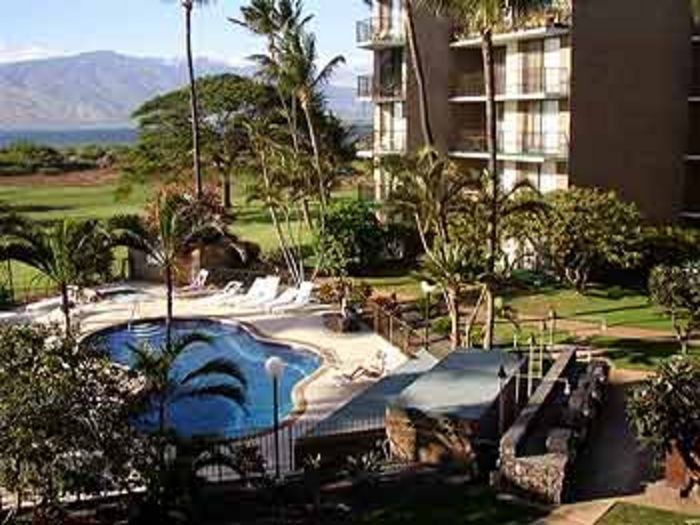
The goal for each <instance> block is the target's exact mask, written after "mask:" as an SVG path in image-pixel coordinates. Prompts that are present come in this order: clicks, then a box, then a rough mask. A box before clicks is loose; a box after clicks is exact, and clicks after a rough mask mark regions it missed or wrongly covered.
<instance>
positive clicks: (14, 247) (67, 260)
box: [0, 215, 109, 334]
mask: <svg viewBox="0 0 700 525" xmlns="http://www.w3.org/2000/svg"><path fill="white" fill-rule="evenodd" d="M99 237H102V238H103V239H104V245H105V246H104V248H105V249H109V243H108V239H107V236H106V234H105V233H104V230H103V229H102V228H101V227H100V226H99V224H98V223H97V221H73V220H71V219H64V220H63V221H60V222H57V223H56V224H54V225H53V226H51V227H49V228H43V227H42V226H40V225H38V224H36V223H34V222H32V221H30V220H28V219H23V218H20V217H19V216H16V215H8V216H5V217H4V218H3V221H2V223H1V224H0V260H14V261H18V262H21V263H24V264H26V265H27V266H30V267H32V268H34V269H35V270H37V271H38V272H39V273H40V277H43V278H45V279H47V280H48V281H50V282H51V283H53V284H54V285H56V287H57V288H58V289H59V290H60V292H61V310H62V312H63V315H64V318H65V329H66V333H67V334H69V333H70V332H71V317H70V308H71V301H70V294H69V290H70V286H71V285H75V284H83V283H84V281H85V280H87V279H89V277H91V275H89V274H90V273H92V267H91V266H90V265H89V261H86V260H85V259H84V258H82V257H80V254H81V253H84V252H85V251H86V248H87V245H88V243H92V242H94V241H95V240H96V239H99Z"/></svg>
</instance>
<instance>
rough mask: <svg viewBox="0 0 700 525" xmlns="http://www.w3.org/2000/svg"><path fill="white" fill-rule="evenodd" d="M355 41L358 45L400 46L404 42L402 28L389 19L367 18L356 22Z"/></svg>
mask: <svg viewBox="0 0 700 525" xmlns="http://www.w3.org/2000/svg"><path fill="white" fill-rule="evenodd" d="M355 41H356V42H357V43H358V44H360V45H369V44H395V45H402V44H403V42H404V34H403V28H402V27H401V25H400V24H396V23H395V22H394V21H393V20H392V19H391V18H390V17H373V18H368V19H366V20H361V21H359V22H357V25H356V27H355Z"/></svg>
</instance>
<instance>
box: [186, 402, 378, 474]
mask: <svg viewBox="0 0 700 525" xmlns="http://www.w3.org/2000/svg"><path fill="white" fill-rule="evenodd" d="M384 429H385V418H384V414H383V413H382V414H380V415H377V416H373V417H366V416H363V417H357V418H355V417H352V416H351V415H349V416H348V417H343V418H339V419H337V420H335V419H332V418H331V419H325V420H319V419H307V420H298V421H292V422H289V423H288V424H284V425H282V426H281V427H280V428H279V430H278V433H277V439H275V431H274V428H271V427H269V428H265V429H249V430H247V431H246V433H245V434H244V435H241V436H240V437H235V438H231V439H225V440H220V441H213V442H212V444H211V450H212V451H214V452H217V453H219V454H221V455H222V456H226V455H227V454H230V453H231V452H233V451H236V450H243V449H247V451H248V453H249V454H250V455H253V456H255V457H257V461H256V463H257V464H258V465H259V466H260V470H259V471H258V472H252V474H253V475H256V474H257V475H258V476H274V475H276V474H277V473H279V474H280V475H282V476H287V475H291V474H294V473H298V472H300V471H302V470H303V469H304V464H305V462H306V461H307V459H309V457H310V456H312V455H314V454H313V453H312V452H310V450H309V449H310V448H314V449H315V448H316V447H315V446H314V447H309V446H305V445H306V442H309V441H312V442H313V443H314V445H316V446H320V447H325V446H326V444H328V445H329V446H330V447H331V448H332V445H333V440H334V439H337V438H339V437H351V436H353V435H355V436H359V435H364V434H366V433H367V432H383V431H384ZM324 440H325V441H326V443H325V444H324V442H323V441H324ZM368 448H371V447H370V446H368ZM251 453H252V454H251ZM199 474H200V475H202V476H204V477H205V478H206V479H207V480H208V481H209V482H212V483H222V482H231V481H238V480H240V479H241V474H240V473H239V472H236V471H234V470H233V469H231V468H230V467H226V466H224V465H212V466H208V467H205V468H203V469H202V470H201V471H200V472H199ZM249 474H251V473H249Z"/></svg>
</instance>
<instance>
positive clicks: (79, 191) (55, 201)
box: [0, 184, 150, 220]
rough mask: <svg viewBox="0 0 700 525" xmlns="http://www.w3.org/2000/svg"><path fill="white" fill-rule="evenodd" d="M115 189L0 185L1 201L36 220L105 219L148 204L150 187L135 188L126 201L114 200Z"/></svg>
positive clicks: (112, 187)
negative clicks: (68, 218)
mask: <svg viewBox="0 0 700 525" xmlns="http://www.w3.org/2000/svg"><path fill="white" fill-rule="evenodd" d="M115 188H116V187H115V186H114V185H113V184H103V185H100V186H54V185H51V186H0V202H4V203H6V204H10V205H12V206H13V207H14V208H15V210H17V211H18V212H21V213H25V214H27V215H28V216H29V217H31V218H33V219H37V220H55V219H61V218H64V217H71V218H76V219H105V218H109V217H112V216H114V215H117V214H122V213H137V212H139V211H140V210H141V209H142V208H143V205H144V204H145V202H146V199H147V198H148V195H149V193H150V192H149V190H148V188H136V189H135V190H134V192H133V193H132V194H131V196H130V197H129V198H128V199H126V200H124V201H117V200H116V199H115V193H114V192H115Z"/></svg>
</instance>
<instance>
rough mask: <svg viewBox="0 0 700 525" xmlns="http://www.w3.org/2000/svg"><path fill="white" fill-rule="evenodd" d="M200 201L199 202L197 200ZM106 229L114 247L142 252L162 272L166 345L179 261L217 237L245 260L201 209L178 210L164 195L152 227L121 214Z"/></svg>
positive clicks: (158, 205) (242, 252) (218, 226)
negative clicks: (201, 242) (204, 241)
mask: <svg viewBox="0 0 700 525" xmlns="http://www.w3.org/2000/svg"><path fill="white" fill-rule="evenodd" d="M197 202H199V201H197ZM108 229H109V232H110V235H111V237H112V243H113V245H114V246H125V247H127V248H131V249H134V250H137V251H140V252H142V253H144V254H145V255H146V256H147V257H148V258H149V259H151V260H152V261H153V262H154V263H155V264H157V265H158V266H159V267H160V268H161V269H162V270H163V276H164V279H165V287H166V294H167V301H166V343H167V344H170V343H171V342H172V333H171V332H172V330H171V328H172V320H173V296H174V289H175V277H176V274H177V273H178V271H179V268H178V260H179V259H180V257H182V256H185V255H187V254H189V253H190V252H191V251H192V250H193V249H194V248H196V247H197V246H198V245H199V244H200V241H201V240H202V239H205V238H209V237H212V236H214V235H215V236H217V237H220V238H224V239H227V240H228V242H229V244H230V245H231V246H232V247H233V248H234V249H236V250H238V251H239V253H240V255H241V257H243V258H245V252H244V251H243V250H242V249H240V248H239V247H238V245H237V243H236V242H235V241H234V240H233V239H232V238H231V237H230V236H229V235H228V233H227V232H226V231H225V226H224V225H222V224H218V223H217V222H216V221H215V220H214V219H213V218H212V217H209V216H207V214H206V213H205V212H204V211H203V210H199V209H196V208H195V209H190V210H186V209H183V208H180V207H178V206H177V205H176V204H175V203H174V202H172V201H171V200H169V199H168V198H167V197H166V196H165V195H163V196H161V197H160V198H159V200H158V201H157V202H156V204H155V221H154V224H147V223H146V222H145V221H144V220H143V219H141V218H140V217H138V216H127V215H121V216H116V217H113V218H112V219H110V221H109V223H108Z"/></svg>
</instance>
